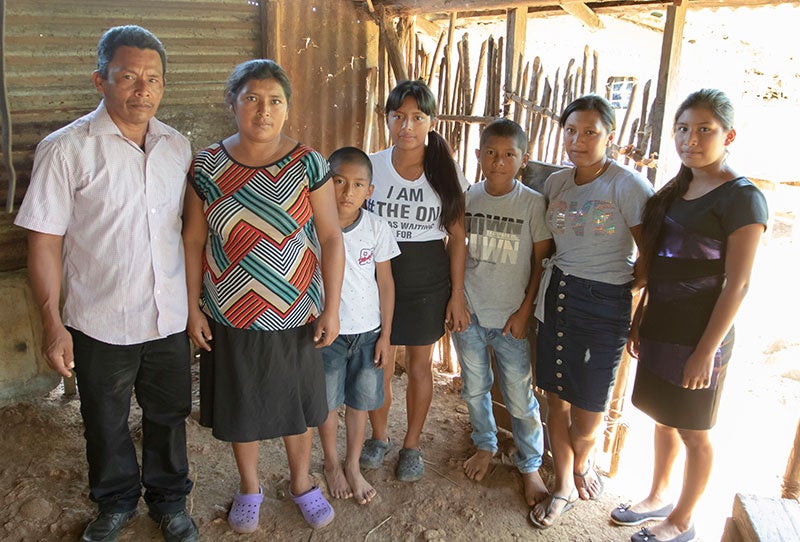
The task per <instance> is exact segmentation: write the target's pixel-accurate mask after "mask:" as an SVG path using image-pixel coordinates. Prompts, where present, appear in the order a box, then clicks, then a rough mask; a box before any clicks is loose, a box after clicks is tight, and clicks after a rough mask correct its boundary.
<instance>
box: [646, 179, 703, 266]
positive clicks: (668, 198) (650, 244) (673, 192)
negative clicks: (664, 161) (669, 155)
mask: <svg viewBox="0 0 800 542" xmlns="http://www.w3.org/2000/svg"><path fill="white" fill-rule="evenodd" d="M692 178H693V175H692V170H691V168H689V167H687V166H685V165H683V164H681V168H680V169H679V170H678V174H677V175H675V177H674V178H673V179H672V180H670V181H669V182H668V183H667V184H665V185H664V186H663V187H662V188H661V190H659V191H658V192H656V194H655V195H654V196H653V197H652V198H650V199H649V200H647V204H646V205H645V206H644V212H643V213H642V238H641V242H642V246H641V247H639V248H640V249H641V250H640V252H639V262H640V264H641V265H642V270H643V272H644V273H645V274H646V273H647V271H648V269H650V264H651V262H652V261H653V258H654V257H655V255H656V250H657V249H658V242H659V240H660V239H661V232H662V225H663V224H664V218H665V217H666V216H667V211H668V210H669V208H670V207H671V206H672V204H673V203H674V202H675V201H676V200H677V199H678V198H681V197H683V195H684V194H686V191H687V190H688V189H689V183H691V182H692ZM645 276H646V275H645Z"/></svg>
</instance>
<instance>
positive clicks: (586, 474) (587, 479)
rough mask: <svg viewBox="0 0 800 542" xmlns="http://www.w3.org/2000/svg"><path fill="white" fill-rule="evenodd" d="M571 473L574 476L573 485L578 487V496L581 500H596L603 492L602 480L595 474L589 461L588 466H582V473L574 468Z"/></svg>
mask: <svg viewBox="0 0 800 542" xmlns="http://www.w3.org/2000/svg"><path fill="white" fill-rule="evenodd" d="M572 474H573V477H574V478H575V487H577V488H578V496H579V497H580V498H581V500H584V501H588V500H589V499H591V500H597V499H598V498H599V497H600V495H601V494H602V493H603V481H602V480H601V479H600V475H599V474H597V471H596V470H595V469H594V465H592V464H591V463H589V466H588V467H585V468H584V471H583V473H580V472H578V471H577V470H575V471H573V473H572Z"/></svg>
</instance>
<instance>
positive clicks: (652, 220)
mask: <svg viewBox="0 0 800 542" xmlns="http://www.w3.org/2000/svg"><path fill="white" fill-rule="evenodd" d="M695 108H702V109H706V110H707V111H709V112H710V113H711V114H712V115H713V116H714V118H715V119H717V121H719V123H720V124H721V125H722V127H723V129H725V130H730V129H731V128H733V106H732V105H731V101H730V100H729V99H728V96H726V95H725V93H724V92H722V91H721V90H716V89H707V88H704V89H702V90H698V91H696V92H693V93H691V94H689V96H688V97H687V98H686V99H685V100H684V101H683V103H681V105H680V107H678V111H677V112H676V113H675V120H674V122H673V126H674V125H675V124H677V122H678V119H679V118H680V117H681V115H683V113H684V112H685V111H686V110H687V109H695ZM692 178H693V176H692V170H691V169H690V168H688V167H686V166H685V165H684V164H681V168H680V169H679V170H678V174H677V175H675V177H674V178H673V179H672V180H670V181H669V182H668V183H667V184H665V185H664V186H663V187H662V188H661V190H659V191H658V192H657V193H656V194H655V195H654V196H653V197H652V198H650V199H649V200H648V201H647V204H646V205H645V207H644V212H643V214H642V239H641V241H642V246H641V247H640V248H641V253H640V258H639V264H640V265H642V266H643V267H644V271H645V272H646V271H647V269H649V267H650V262H652V261H653V257H654V256H655V252H656V250H657V246H658V241H659V237H660V236H661V226H662V224H663V223H664V217H665V216H666V215H667V211H668V210H669V208H670V206H671V205H672V204H673V203H674V202H675V201H676V200H677V199H678V198H680V197H682V196H683V195H684V194H686V191H687V190H688V189H689V183H690V182H692Z"/></svg>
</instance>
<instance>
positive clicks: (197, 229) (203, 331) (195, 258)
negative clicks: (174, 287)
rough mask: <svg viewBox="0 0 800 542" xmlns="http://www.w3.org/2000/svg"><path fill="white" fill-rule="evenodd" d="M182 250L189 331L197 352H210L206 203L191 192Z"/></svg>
mask: <svg viewBox="0 0 800 542" xmlns="http://www.w3.org/2000/svg"><path fill="white" fill-rule="evenodd" d="M181 234H182V236H183V249H184V253H185V257H186V291H187V294H188V298H189V320H188V322H187V324H186V331H187V333H188V334H189V338H190V339H191V340H192V342H193V343H194V345H195V346H196V347H197V348H202V349H203V350H208V351H211V345H209V344H208V341H210V340H211V339H212V337H211V328H209V326H208V320H207V319H206V316H205V314H203V311H201V310H200V296H201V294H202V288H203V250H204V249H205V246H206V241H207V240H208V222H206V216H205V213H204V212H203V200H201V199H200V197H199V196H198V195H197V193H195V191H194V190H192V189H191V188H188V189H187V190H186V195H185V196H184V199H183V231H182V232H181Z"/></svg>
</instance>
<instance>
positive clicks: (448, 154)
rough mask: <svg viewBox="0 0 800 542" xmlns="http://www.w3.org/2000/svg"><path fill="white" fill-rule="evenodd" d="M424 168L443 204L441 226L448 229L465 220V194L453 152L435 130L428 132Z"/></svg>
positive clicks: (440, 218) (426, 176)
mask: <svg viewBox="0 0 800 542" xmlns="http://www.w3.org/2000/svg"><path fill="white" fill-rule="evenodd" d="M423 168H424V170H425V178H426V179H428V183H430V185H431V188H433V190H434V191H435V192H436V194H437V195H438V196H439V200H441V202H442V213H441V215H439V225H440V226H442V227H444V228H447V226H450V225H451V224H455V223H457V222H458V221H459V220H464V207H465V206H464V192H463V191H462V190H461V183H460V182H459V178H458V172H457V171H456V163H455V162H454V161H453V152H452V150H451V149H450V145H448V144H447V141H445V139H444V138H443V137H442V136H440V135H439V134H438V133H437V132H436V131H434V130H431V131H430V132H428V145H427V146H426V147H425V158H424V161H423Z"/></svg>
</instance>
